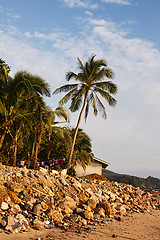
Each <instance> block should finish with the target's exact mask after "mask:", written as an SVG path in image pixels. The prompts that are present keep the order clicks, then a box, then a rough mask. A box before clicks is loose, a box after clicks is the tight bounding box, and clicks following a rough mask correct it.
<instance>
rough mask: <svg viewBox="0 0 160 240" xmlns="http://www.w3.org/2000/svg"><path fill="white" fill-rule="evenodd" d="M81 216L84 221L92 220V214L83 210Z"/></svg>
mask: <svg viewBox="0 0 160 240" xmlns="http://www.w3.org/2000/svg"><path fill="white" fill-rule="evenodd" d="M83 216H84V218H85V219H88V220H92V219H93V212H92V211H88V210H85V211H84V212H83Z"/></svg>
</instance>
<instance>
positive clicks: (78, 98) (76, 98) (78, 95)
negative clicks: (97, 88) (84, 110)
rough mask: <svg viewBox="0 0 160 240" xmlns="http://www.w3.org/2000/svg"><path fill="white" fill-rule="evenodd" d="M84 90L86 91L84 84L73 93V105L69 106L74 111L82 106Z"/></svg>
mask: <svg viewBox="0 0 160 240" xmlns="http://www.w3.org/2000/svg"><path fill="white" fill-rule="evenodd" d="M84 92H85V88H84V85H82V86H81V87H80V89H79V90H77V92H75V94H74V95H73V97H72V99H71V105H70V108H69V109H70V110H71V111H72V112H75V111H77V110H78V109H79V108H80V106H81V104H82V97H83V94H84Z"/></svg>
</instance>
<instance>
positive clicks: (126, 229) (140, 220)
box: [0, 210, 160, 240]
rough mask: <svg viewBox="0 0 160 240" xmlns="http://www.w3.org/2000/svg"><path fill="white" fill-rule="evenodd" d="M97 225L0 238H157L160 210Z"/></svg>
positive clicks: (159, 237) (1, 234) (2, 234)
mask: <svg viewBox="0 0 160 240" xmlns="http://www.w3.org/2000/svg"><path fill="white" fill-rule="evenodd" d="M108 220H109V221H105V222H104V223H100V224H98V225H87V227H86V229H85V230H84V231H82V232H81V231H79V232H76V231H69V230H67V231H65V230H62V229H60V228H56V227H55V228H52V229H41V230H33V229H31V230H29V231H28V232H23V233H15V234H6V233H0V239H1V240H18V239H23V240H31V239H32V240H57V239H64V240H75V239H76V240H82V239H88V240H111V239H113V238H116V239H118V240H124V239H130V240H159V239H160V210H153V211H152V212H147V213H133V214H128V215H127V216H125V217H123V218H122V220H121V221H117V220H115V219H112V218H110V219H108Z"/></svg>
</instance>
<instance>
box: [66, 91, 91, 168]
mask: <svg viewBox="0 0 160 240" xmlns="http://www.w3.org/2000/svg"><path fill="white" fill-rule="evenodd" d="M87 95H88V92H86V94H85V97H84V102H83V106H82V109H81V111H80V114H79V117H78V121H77V125H76V128H75V133H74V137H73V142H72V147H71V152H70V156H69V159H68V164H67V169H69V168H70V166H71V161H72V156H73V151H74V146H75V142H76V137H77V133H78V129H79V125H80V121H81V118H82V114H83V111H84V109H85V105H86V101H87Z"/></svg>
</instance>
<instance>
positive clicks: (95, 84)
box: [53, 55, 117, 168]
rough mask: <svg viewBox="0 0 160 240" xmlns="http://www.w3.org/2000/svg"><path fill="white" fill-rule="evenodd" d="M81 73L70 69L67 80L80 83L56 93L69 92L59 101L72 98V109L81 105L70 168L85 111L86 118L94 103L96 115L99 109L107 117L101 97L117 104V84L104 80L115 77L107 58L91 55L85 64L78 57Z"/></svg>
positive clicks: (74, 109) (58, 89) (110, 103)
mask: <svg viewBox="0 0 160 240" xmlns="http://www.w3.org/2000/svg"><path fill="white" fill-rule="evenodd" d="M78 68H79V70H80V72H79V73H77V74H76V73H74V72H71V71H69V72H68V73H67V74H66V79H67V81H70V80H71V79H74V80H75V81H78V82H79V83H73V84H67V85H64V86H62V87H59V88H57V89H56V90H55V91H54V92H53V94H54V93H60V92H67V94H66V95H65V96H64V97H63V98H62V99H61V100H60V101H59V104H60V105H62V104H65V103H67V102H68V101H69V100H71V104H70V110H71V111H72V112H75V111H77V110H78V109H79V108H80V107H81V110H80V114H79V117H78V121H77V125H76V128H75V133H74V138H73V143H72V148H71V152H70V157H69V160H68V168H69V167H70V164H71V160H72V155H73V151H74V145H75V141H76V136H77V132H78V128H79V125H80V121H81V118H82V114H83V112H84V111H85V120H86V119H87V116H88V113H89V107H90V105H92V107H93V110H94V115H95V116H96V115H97V113H98V110H99V111H101V113H102V117H104V118H105V119H106V118H107V114H106V111H105V106H104V105H103V103H102V101H101V100H100V97H102V98H103V99H104V100H106V101H107V102H108V104H109V106H115V105H116V100H115V99H114V98H113V97H112V94H116V93H117V86H116V84H114V83H113V82H112V81H103V80H104V78H105V77H107V78H108V79H113V77H114V74H113V71H112V70H111V69H110V68H108V66H107V62H106V60H105V59H100V60H95V55H93V56H91V57H90V58H89V60H88V61H87V62H85V64H83V63H82V62H81V60H80V59H79V58H78Z"/></svg>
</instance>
